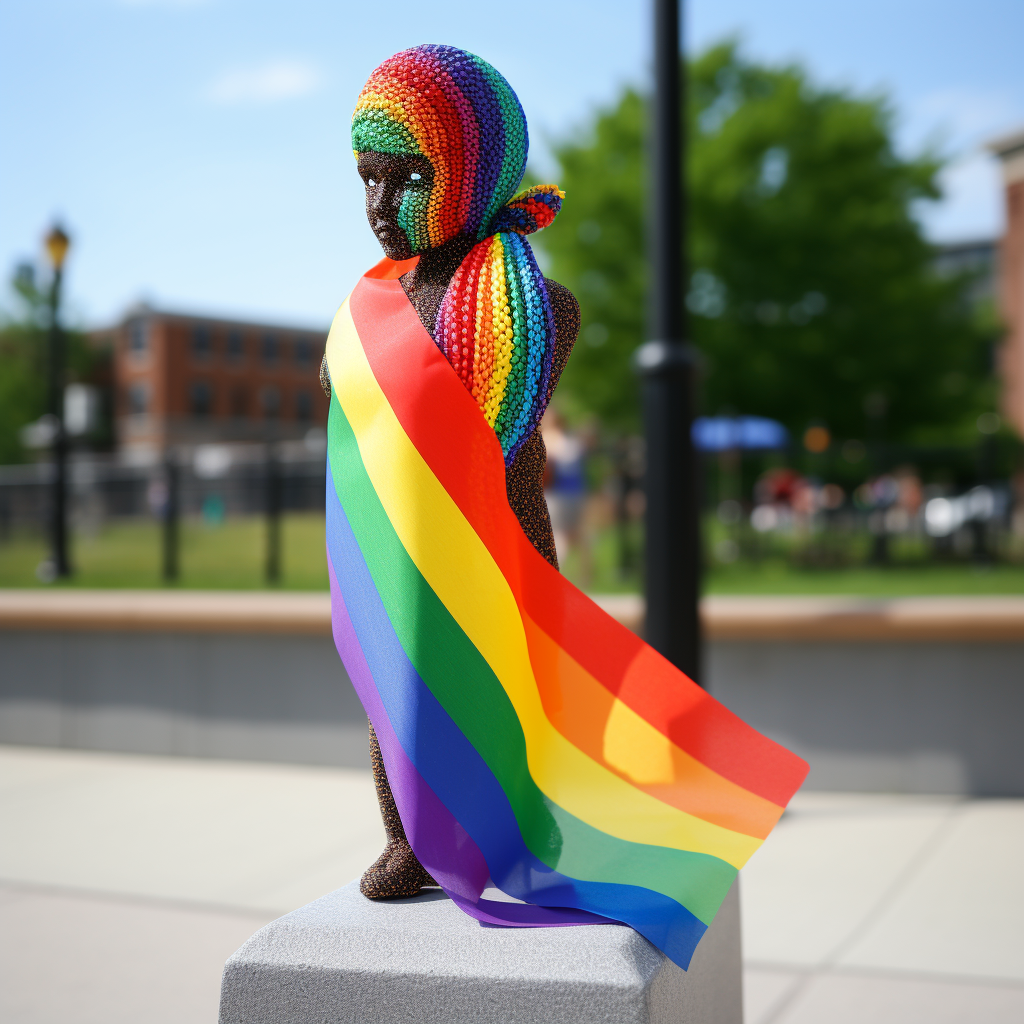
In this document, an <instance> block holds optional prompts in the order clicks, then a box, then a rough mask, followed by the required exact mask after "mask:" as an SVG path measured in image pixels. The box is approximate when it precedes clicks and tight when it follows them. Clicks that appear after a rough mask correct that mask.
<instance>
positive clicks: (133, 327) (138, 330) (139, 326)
mask: <svg viewBox="0 0 1024 1024" xmlns="http://www.w3.org/2000/svg"><path fill="white" fill-rule="evenodd" d="M148 350H149V324H148V323H147V322H146V321H145V320H133V321H132V322H131V323H130V324H129V325H128V351H129V352H131V354H132V355H133V356H141V355H145V354H146V352H147V351H148Z"/></svg>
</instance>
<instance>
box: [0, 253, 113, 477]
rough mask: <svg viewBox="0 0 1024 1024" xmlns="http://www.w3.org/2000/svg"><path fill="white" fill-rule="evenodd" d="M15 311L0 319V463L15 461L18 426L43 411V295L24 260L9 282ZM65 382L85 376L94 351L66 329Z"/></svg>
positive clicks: (19, 457)
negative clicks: (12, 292)
mask: <svg viewBox="0 0 1024 1024" xmlns="http://www.w3.org/2000/svg"><path fill="white" fill-rule="evenodd" d="M12 289H13V291H14V293H15V297H16V301H17V304H18V307H19V308H18V310H17V313H16V314H15V315H13V316H6V317H3V318H2V319H0V465H6V464H8V463H14V462H21V461H23V460H24V459H25V457H26V455H27V454H28V453H27V452H26V451H25V449H24V448H23V446H22V444H21V439H20V432H21V429H22V427H24V426H26V425H27V424H29V423H31V422H33V421H34V420H37V419H38V418H39V417H40V416H42V415H43V414H44V413H45V412H46V407H47V393H46V375H47V362H46V360H47V326H48V322H49V307H48V303H47V297H46V295H45V294H44V293H43V291H42V290H41V289H40V288H39V286H38V284H37V282H36V276H35V271H34V268H33V267H32V266H31V265H30V264H23V265H22V266H20V267H19V268H18V269H17V271H16V273H15V275H14V279H13V281H12ZM65 336H66V342H67V353H66V357H67V371H68V380H75V379H86V378H87V377H88V376H89V374H90V373H91V372H92V371H93V369H94V367H95V365H96V362H97V353H96V352H94V351H93V350H92V349H91V348H90V347H89V346H88V344H87V342H86V339H85V337H84V335H82V334H81V333H80V332H78V331H66V335H65Z"/></svg>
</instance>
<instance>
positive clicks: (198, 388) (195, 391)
mask: <svg viewBox="0 0 1024 1024" xmlns="http://www.w3.org/2000/svg"><path fill="white" fill-rule="evenodd" d="M188 404H189V411H190V412H191V413H192V415H193V416H199V417H205V416H209V415H210V412H211V410H212V409H213V388H211V387H210V385H209V383H208V382H207V381H205V380H195V381H193V382H192V386H191V387H190V388H189V389H188Z"/></svg>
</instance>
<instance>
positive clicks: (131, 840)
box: [0, 747, 1024, 1024]
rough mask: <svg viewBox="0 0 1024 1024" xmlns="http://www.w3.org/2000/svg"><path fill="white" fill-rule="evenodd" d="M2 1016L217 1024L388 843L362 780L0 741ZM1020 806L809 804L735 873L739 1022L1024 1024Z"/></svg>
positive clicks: (31, 1023)
mask: <svg viewBox="0 0 1024 1024" xmlns="http://www.w3.org/2000/svg"><path fill="white" fill-rule="evenodd" d="M0 823H2V824H0V920H2V921H3V927H0V1020H3V1021H4V1022H5V1024H66V1022H75V1024H92V1022H96V1024H101V1022H102V1024H121V1022H124V1024H128V1022H132V1024H136V1022H140V1021H146V1022H147V1024H148V1022H152V1024H162V1022H164V1021H166V1022H168V1024H170V1022H172V1021H173V1022H175V1024H180V1022H181V1021H186V1020H187V1021H197V1022H203V1021H206V1022H210V1024H212V1022H213V1021H215V1020H216V1015H217V996H218V989H219V982H220V971H221V966H222V965H223V963H224V960H225V959H226V958H227V956H228V955H229V954H230V953H231V952H232V951H233V950H234V949H235V948H237V947H238V946H239V945H241V943H242V942H243V941H244V940H245V939H246V938H247V937H248V936H249V935H250V934H251V933H252V932H253V931H255V930H256V928H258V927H259V926H261V925H262V924H264V923H266V922H267V921H269V920H271V919H272V918H273V917H276V916H278V915H279V914H281V913H284V912H286V911H288V910H291V909H293V908H295V907H297V906H301V905H302V904H303V903H306V902H308V901H310V900H312V899H315V898H316V897H317V896H320V895H322V894H323V893H325V892H328V891H330V890H332V889H335V888H337V887H339V886H340V885H343V884H344V883H345V882H347V881H349V880H350V879H352V878H354V877H355V876H357V875H358V874H359V873H360V871H361V870H362V869H363V867H365V866H366V865H367V864H368V863H369V862H370V861H371V860H372V859H373V858H374V857H375V856H376V855H377V854H378V853H379V852H380V849H381V847H382V845H383V830H382V828H381V825H380V821H379V817H378V815H377V808H376V801H375V798H374V794H373V784H372V781H371V779H370V777H369V775H368V773H366V772H362V771H353V770H345V769H327V768H302V767H289V766H281V765H261V764H239V763H234V762H227V761H222V762H219V761H193V760H185V759H171V758H166V759H165V758H155V757H135V756H130V755H122V754H94V753H84V752H76V751H53V750H41V749H31V748H24V747H20V748H19V747H0ZM1022 853H1024V801H1019V800H1018V801H1010V800H1004V801H957V800H945V799H922V798H913V799H911V798H899V797H877V796H851V795H822V794H803V795H798V797H797V799H796V800H795V801H794V804H793V807H792V809H791V811H790V812H788V813H787V814H786V816H785V817H784V818H783V820H782V822H781V823H780V824H779V826H778V828H777V829H776V831H775V833H774V834H773V835H772V837H771V838H770V839H769V840H768V842H767V843H766V844H765V846H764V848H763V849H762V850H761V851H759V852H758V854H757V855H756V856H755V857H754V859H753V861H752V862H751V864H750V865H749V866H748V867H747V868H746V869H744V872H743V889H742V898H743V935H744V953H745V957H746V962H747V967H746V974H745V999H746V1020H747V1024H811V1022H814V1024H845V1022H847V1021H849V1022H851V1024H852V1022H854V1021H856V1022H858V1024H862V1022H863V1021H865V1020H868V1021H871V1024H897V1022H898V1024H915V1022H918V1021H920V1022H925V1021H927V1022H928V1024H947V1022H948V1024H954V1022H955V1024H962V1022H963V1024H967V1022H975V1021H976V1022H978V1024H982V1022H984V1024H1002V1022H1013V1024H1017V1022H1019V1021H1022V1020H1024V926H1022V925H1021V922H1022V921H1024V873H1022V871H1021V863H1022V861H1024V857H1022Z"/></svg>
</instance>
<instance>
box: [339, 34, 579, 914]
mask: <svg viewBox="0 0 1024 1024" xmlns="http://www.w3.org/2000/svg"><path fill="white" fill-rule="evenodd" d="M352 148H353V153H354V155H355V157H356V160H357V161H359V162H360V165H361V166H360V171H361V173H362V175H363V178H364V182H365V184H366V187H367V214H368V217H369V220H370V225H371V227H373V228H374V230H375V232H376V233H377V235H378V238H379V240H380V241H381V244H382V247H383V248H384V250H385V252H386V253H387V255H388V256H389V257H392V258H395V259H398V260H401V259H403V258H405V257H408V256H419V255H424V254H428V253H433V254H434V255H435V256H440V259H439V260H437V263H438V268H437V269H438V270H439V271H440V275H439V277H440V280H439V282H438V284H442V283H443V285H444V290H443V294H442V295H441V297H440V302H439V303H438V301H437V299H438V296H437V292H438V291H439V290H440V289H439V288H438V287H435V288H433V289H431V288H430V285H431V284H433V283H434V282H433V281H430V280H428V281H427V285H426V287H425V288H424V287H423V286H422V285H420V286H419V287H417V284H418V283H417V282H409V281H407V280H405V279H403V285H405V286H406V290H407V292H408V293H409V297H410V299H411V300H412V302H413V304H414V306H416V308H417V312H418V313H420V315H421V319H422V320H423V323H424V327H427V329H428V333H430V335H431V337H432V338H433V339H434V342H435V344H436V345H437V347H438V348H439V349H440V350H441V352H442V353H443V354H444V356H445V358H446V359H447V360H448V362H449V363H450V364H451V366H452V368H453V369H454V370H455V372H456V373H457V374H458V376H459V379H460V380H461V381H462V383H463V385H464V386H465V387H466V389H467V390H468V391H469V393H470V394H471V395H472V396H473V398H474V399H475V400H476V402H477V405H478V406H479V408H480V410H481V412H482V413H483V416H484V419H485V421H486V423H487V424H488V426H490V427H491V428H492V429H493V430H494V432H495V434H496V435H497V437H498V440H499V443H500V444H501V449H502V454H503V456H504V460H505V465H506V490H507V495H508V498H509V503H510V505H511V507H512V508H513V510H514V511H515V512H516V515H517V518H518V519H519V521H520V524H521V525H522V527H523V529H524V531H525V532H526V534H527V536H528V537H530V539H531V541H532V542H533V544H534V546H535V547H536V548H537V550H538V551H539V552H540V553H541V555H543V557H544V558H545V559H547V561H548V562H550V563H551V564H552V565H554V566H556V567H557V564H558V562H557V558H556V554H555V544H554V537H553V535H552V531H551V521H550V518H549V515H548V508H547V504H546V502H545V500H544V491H543V485H542V479H543V474H544V466H545V461H546V457H545V453H544V442H543V440H542V438H541V436H540V431H539V430H538V429H537V428H538V426H539V424H540V420H541V417H542V416H543V414H544V409H545V408H546V406H547V403H548V400H549V399H550V398H551V393H552V391H553V390H554V388H555V385H556V384H557V382H558V378H559V376H560V374H561V371H562V369H564V367H565V363H566V361H567V360H568V358H569V354H570V352H571V350H572V346H573V343H574V342H575V340H576V335H577V332H578V330H579V306H578V304H577V302H576V300H575V298H574V297H573V295H572V293H571V292H569V290H568V289H566V288H565V287H563V286H562V285H559V284H557V283H556V282H554V281H547V280H546V279H545V278H544V276H543V274H541V272H540V268H539V267H538V266H537V261H536V259H535V257H534V255H533V251H532V250H531V248H530V244H529V242H528V241H527V240H526V238H525V237H524V236H525V235H528V234H531V233H532V232H534V231H539V230H540V229H541V228H545V227H547V226H548V225H549V224H551V222H552V221H553V220H554V219H555V216H556V215H557V214H558V211H559V209H560V208H561V205H562V199H563V198H564V194H563V193H562V192H561V191H559V189H557V188H556V187H555V186H554V185H537V186H534V187H533V188H528V189H524V190H522V191H518V192H517V189H518V187H519V184H520V183H521V181H522V178H523V174H524V172H525V170H526V156H527V150H528V148H529V135H528V132H527V127H526V118H525V115H524V114H523V109H522V106H521V105H520V103H519V98H518V97H517V96H516V94H515V93H514V92H513V91H512V88H511V87H510V86H509V84H508V82H506V81H505V79H504V78H503V77H502V76H501V75H500V74H499V73H498V72H497V71H496V70H495V69H494V68H493V67H491V65H490V64H488V63H487V62H486V61H484V60H481V59H480V58H479V57H476V56H474V55H473V54H470V53H467V52H466V51H464V50H459V49H457V48H455V47H453V46H436V45H435V46H431V45H427V46H418V47H415V48H414V49H411V50H406V51H404V52H402V53H399V54H396V55H395V56H394V57H391V58H389V59H388V60H386V61H384V63H383V64H381V65H380V67H378V68H377V70H376V71H374V72H373V74H372V75H371V76H370V78H369V80H368V81H367V83H366V85H365V86H364V88H363V91H362V92H361V93H360V95H359V100H358V101H357V103H356V109H355V113H354V114H353V116H352ZM375 175H376V176H375ZM389 175H390V176H392V177H394V178H400V179H401V180H400V182H396V185H397V187H396V188H394V190H393V194H392V193H389V192H387V191H383V190H382V185H384V182H383V180H382V179H384V178H386V177H388V176H389ZM382 191H383V195H381V194H380V193H381V192H382ZM466 249H468V252H465V250H466ZM463 252H465V255H464V256H463V255H462V254H463ZM460 257H461V262H459V258H460ZM416 269H417V270H421V269H426V270H428V271H429V270H430V269H432V268H421V267H417V268H416ZM453 269H454V272H452V271H453ZM406 277H408V275H406ZM431 292H433V294H431ZM417 300H419V301H417ZM320 381H321V384H323V386H324V390H325V391H326V392H327V393H328V395H329V394H330V375H329V372H328V369H327V358H326V356H325V357H324V362H323V365H322V366H321V372H320ZM370 761H371V766H372V768H373V775H374V782H375V784H376V789H377V797H378V801H379V803H380V807H381V815H382V817H383V819H384V826H385V832H386V834H387V838H388V843H387V847H386V848H385V850H384V853H383V854H382V855H381V857H380V858H379V859H378V860H377V862H376V863H375V864H373V865H372V866H371V867H370V868H369V869H368V870H367V871H366V873H365V874H364V875H363V878H362V880H361V882H360V889H361V890H362V892H363V894H364V895H366V896H370V897H371V898H380V899H383V898H396V897H400V896H409V895H414V894H415V893H416V892H418V891H419V889H420V888H421V886H423V885H433V884H435V883H434V881H433V879H432V878H430V876H429V874H428V873H427V872H426V871H425V870H424V869H423V868H422V867H421V866H420V864H419V862H418V861H417V860H416V857H415V854H414V853H413V851H412V849H411V848H410V846H409V843H408V839H407V838H406V836H405V832H404V830H403V828H402V823H401V819H400V817H399V814H398V811H397V808H396V807H395V802H394V797H393V796H392V793H391V788H390V786H389V784H388V780H387V772H386V769H385V767H384V761H383V759H382V757H381V753H380V747H379V744H378V741H377V737H376V735H375V734H374V732H373V726H372V725H371V726H370Z"/></svg>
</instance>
